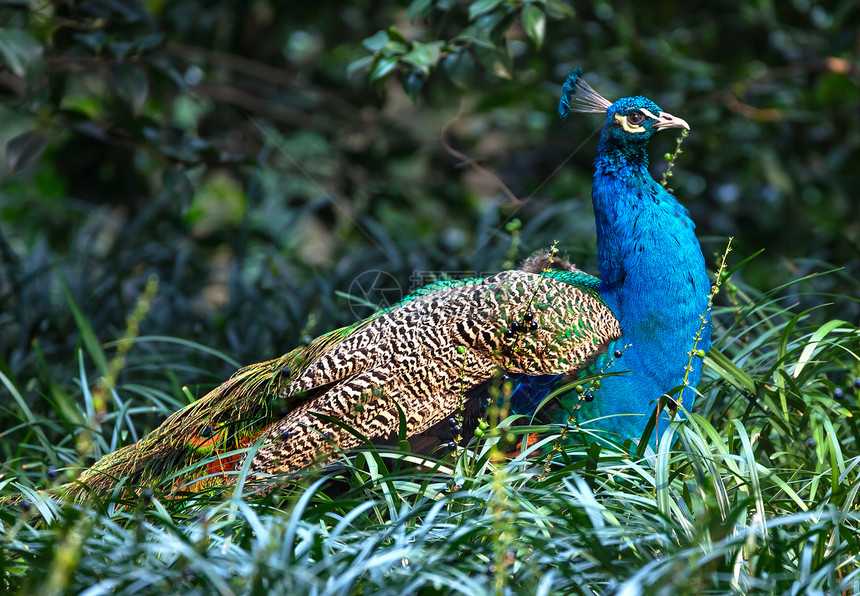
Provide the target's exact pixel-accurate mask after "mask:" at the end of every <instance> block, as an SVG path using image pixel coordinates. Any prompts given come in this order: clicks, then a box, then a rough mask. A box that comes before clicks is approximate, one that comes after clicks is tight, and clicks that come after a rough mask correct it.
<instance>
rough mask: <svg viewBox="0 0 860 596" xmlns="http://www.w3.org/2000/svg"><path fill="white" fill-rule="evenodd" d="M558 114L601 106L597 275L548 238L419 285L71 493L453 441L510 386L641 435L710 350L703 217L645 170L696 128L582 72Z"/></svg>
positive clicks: (546, 406)
mask: <svg viewBox="0 0 860 596" xmlns="http://www.w3.org/2000/svg"><path fill="white" fill-rule="evenodd" d="M558 111H559V115H560V117H561V119H562V120H564V119H565V118H566V117H567V116H568V115H569V113H570V112H593V113H600V114H604V115H605V123H604V124H603V128H602V131H601V135H600V142H599V144H598V149H597V157H596V160H595V171H594V183H593V187H592V199H593V205H594V214H595V219H596V229H597V251H598V258H599V271H600V277H599V278H597V277H594V276H591V275H589V274H587V273H584V272H582V271H580V270H579V269H577V268H576V267H575V266H573V265H572V264H570V263H569V262H568V261H567V260H566V259H563V258H560V257H559V256H558V255H557V254H556V253H555V252H554V251H548V252H546V251H545V252H542V253H538V254H535V255H533V256H532V257H530V258H529V259H527V260H526V261H525V262H524V263H523V264H522V266H521V267H520V268H519V269H514V270H508V271H502V272H500V273H497V274H495V275H491V276H489V277H485V278H472V279H456V280H446V281H440V282H436V283H433V284H431V285H428V286H426V287H423V288H421V289H419V290H417V291H415V292H413V293H411V294H410V295H408V296H406V297H405V298H404V299H403V300H401V301H400V302H398V303H397V304H395V305H393V306H391V307H390V308H387V309H385V310H382V311H379V312H377V313H375V314H374V315H372V316H370V317H368V318H367V319H364V320H362V321H358V322H356V323H354V324H352V325H350V326H348V327H344V328H342V329H337V330H334V331H330V332H328V333H326V334H324V335H322V336H320V337H319V338H317V339H316V340H314V341H312V342H310V343H308V344H307V345H303V346H301V347H299V348H296V349H295V350H293V351H291V352H289V353H287V354H285V355H283V356H281V357H280V358H276V359H274V360H270V361H267V362H262V363H258V364H253V365H251V366H248V367H245V368H242V369H240V370H239V371H237V372H236V373H235V374H234V375H233V376H232V378H230V379H229V380H227V381H226V382H225V383H224V384H222V385H221V386H219V387H217V388H215V389H213V390H212V391H211V392H210V393H209V394H207V395H206V396H205V397H203V398H201V399H199V400H197V401H195V402H194V403H192V404H190V405H188V406H186V407H185V408H183V409H182V410H180V411H178V412H176V413H174V414H173V415H171V416H170V417H168V418H167V419H166V420H165V421H164V423H163V424H161V426H159V427H158V428H156V429H155V430H153V431H152V432H151V433H149V434H148V435H146V436H145V437H143V438H142V439H141V440H140V441H138V442H137V443H136V444H133V445H129V446H126V447H123V448H121V449H119V450H117V451H115V452H113V453H110V454H108V455H106V456H104V457H103V458H102V459H101V460H100V461H98V462H97V463H96V464H95V465H93V466H92V467H91V468H90V469H88V470H86V471H85V472H84V473H83V474H82V475H81V476H80V478H79V479H78V483H76V485H75V486H74V487H73V488H70V489H69V491H68V493H69V494H70V495H72V496H80V495H82V494H84V493H85V492H86V491H95V492H97V493H103V494H104V493H108V492H109V491H110V490H111V489H112V488H113V487H115V486H116V485H117V483H118V482H119V481H120V480H121V479H124V478H125V479H126V482H127V486H131V487H134V488H136V489H139V488H142V487H157V488H159V489H160V490H163V491H165V492H172V493H175V492H177V491H197V490H202V489H203V488H206V487H209V486H212V485H215V484H223V483H229V482H230V481H231V479H232V478H234V477H235V475H236V471H237V470H238V469H239V468H240V466H242V465H243V464H245V463H246V462H244V459H245V457H246V453H251V454H252V455H251V456H250V457H251V458H252V459H251V461H250V462H247V467H248V469H249V470H250V474H251V475H252V476H253V477H255V478H258V479H266V478H271V477H274V476H279V475H284V474H290V473H294V472H297V471H299V470H302V469H303V468H306V467H308V466H311V465H312V464H326V463H328V462H331V461H332V460H333V459H334V457H335V456H336V455H337V454H338V453H340V452H342V451H345V450H350V449H354V448H356V447H358V446H360V445H361V444H362V442H363V441H362V437H366V438H368V439H371V440H382V441H384V440H386V439H389V440H390V439H391V438H392V437H394V438H396V437H397V436H398V433H399V432H400V431H401V429H403V428H405V430H406V434H407V435H408V436H409V437H410V438H411V439H412V440H414V441H418V442H420V441H421V440H422V439H423V440H425V442H426V441H427V440H429V441H430V442H431V443H432V442H434V441H435V442H436V444H438V443H439V442H442V443H445V442H446V438H449V437H451V436H454V435H459V434H460V433H464V434H465V433H466V432H467V431H468V430H469V429H463V428H462V427H461V424H463V425H464V426H465V425H467V424H470V425H471V429H474V428H475V426H476V424H477V422H476V421H477V420H478V419H479V418H480V417H481V416H482V415H483V412H484V411H485V409H486V408H487V407H488V405H489V403H490V401H491V400H492V399H495V400H499V399H501V398H500V397H499V395H500V393H499V391H498V387H499V385H500V383H501V384H503V385H504V388H505V391H503V392H502V394H503V395H504V396H506V397H505V399H507V400H508V402H507V403H509V406H510V410H511V411H513V412H514V413H517V414H525V415H531V416H535V415H540V416H543V417H544V418H543V419H544V420H546V421H548V422H556V423H559V424H574V425H575V426H576V427H577V428H578V429H580V430H581V431H582V432H581V433H580V434H581V435H582V436H585V437H591V439H590V440H594V441H601V442H613V443H618V444H624V443H625V441H628V440H631V439H632V440H634V441H635V440H637V439H639V438H640V437H641V435H642V433H643V430H644V429H645V428H646V425H647V424H648V419H649V417H650V416H651V413H652V412H654V411H655V404H656V403H657V400H658V399H659V398H661V396H663V395H666V394H668V393H670V392H672V391H673V390H677V388H678V387H695V385H696V384H697V383H698V381H699V379H700V377H701V374H702V358H701V357H700V356H701V354H702V351H707V350H708V348H709V347H710V337H711V322H710V316H709V308H708V305H709V297H708V296H709V291H710V284H709V280H708V275H707V271H706V268H705V262H704V257H703V255H702V251H701V247H700V246H699V243H698V241H697V239H696V236H695V233H694V228H695V226H694V224H693V222H692V220H691V219H690V216H689V213H688V211H687V210H686V209H685V208H684V207H683V206H682V205H681V204H680V203H679V202H678V201H677V200H676V199H675V197H674V196H673V195H672V194H670V193H669V192H667V191H666V190H665V189H664V188H663V186H661V185H660V184H659V183H658V182H656V181H655V180H654V178H653V177H652V176H651V174H650V173H649V169H648V154H647V148H648V145H649V141H650V139H651V138H652V137H653V136H654V135H655V134H656V133H657V132H659V131H661V130H664V129H669V128H682V129H685V130H689V125H688V124H687V122H685V121H684V120H682V119H681V118H677V117H675V116H672V115H671V114H668V113H666V112H663V111H662V110H661V109H660V108H659V107H658V106H657V105H656V104H655V103H654V102H653V101H651V100H649V99H647V98H645V97H641V96H636V97H625V98H622V99H619V100H618V101H616V102H614V103H612V102H610V101H608V100H607V99H605V98H604V97H603V96H601V95H600V94H599V93H597V92H596V91H595V90H594V89H593V88H592V87H591V86H590V85H588V84H587V83H586V82H585V81H584V80H583V77H582V69H581V68H577V69H576V70H573V71H571V72H570V74H569V76H568V78H567V81H566V82H565V83H564V85H563V87H562V97H561V100H560V102H559V109H558ZM550 397H551V398H552V399H548V398H550ZM694 397H695V396H694V392H693V391H692V390H687V391H685V392H684V393H683V395H682V396H681V397H676V400H677V401H680V400H683V405H684V406H685V407H686V408H689V407H690V406H692V404H693V400H694ZM458 412H459V413H460V415H459V416H457V413H458ZM464 412H465V413H467V416H466V419H467V420H464V416H463V415H462V414H463V413H464ZM452 444H453V443H452ZM251 445H254V447H255V449H252V450H248V449H245V448H247V447H249V446H251ZM628 446H629V443H628Z"/></svg>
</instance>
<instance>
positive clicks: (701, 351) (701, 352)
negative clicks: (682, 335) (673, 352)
mask: <svg viewBox="0 0 860 596" xmlns="http://www.w3.org/2000/svg"><path fill="white" fill-rule="evenodd" d="M696 356H698V357H699V358H704V357H705V356H706V354H705V351H704V350H696Z"/></svg>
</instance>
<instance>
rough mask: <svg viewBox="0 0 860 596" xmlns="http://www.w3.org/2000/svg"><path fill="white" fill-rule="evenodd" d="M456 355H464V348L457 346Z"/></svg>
mask: <svg viewBox="0 0 860 596" xmlns="http://www.w3.org/2000/svg"><path fill="white" fill-rule="evenodd" d="M457 353H458V354H465V353H466V346H457Z"/></svg>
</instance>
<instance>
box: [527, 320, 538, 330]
mask: <svg viewBox="0 0 860 596" xmlns="http://www.w3.org/2000/svg"><path fill="white" fill-rule="evenodd" d="M537 330H538V324H537V321H532V322H531V323H529V331H537Z"/></svg>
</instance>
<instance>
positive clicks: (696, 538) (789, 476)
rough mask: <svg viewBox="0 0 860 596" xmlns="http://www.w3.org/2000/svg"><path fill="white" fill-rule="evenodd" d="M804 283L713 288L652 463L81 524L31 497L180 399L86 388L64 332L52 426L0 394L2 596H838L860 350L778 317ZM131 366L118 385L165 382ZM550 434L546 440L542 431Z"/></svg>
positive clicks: (527, 464)
mask: <svg viewBox="0 0 860 596" xmlns="http://www.w3.org/2000/svg"><path fill="white" fill-rule="evenodd" d="M806 281H807V280H798V281H797V282H796V283H795V284H794V285H792V286H791V287H790V288H779V289H777V290H775V291H773V292H769V293H768V294H766V295H758V294H756V293H755V292H753V291H751V290H737V289H735V288H733V285H732V284H731V283H728V284H724V292H725V294H726V295H727V299H725V300H723V302H724V303H725V305H724V306H720V307H718V308H716V309H715V311H714V316H715V320H716V321H717V323H718V328H717V332H716V334H715V348H714V349H713V350H712V351H711V352H710V353H709V355H708V358H707V359H706V373H705V378H704V380H703V382H702V383H701V384H700V386H699V391H700V396H699V397H698V400H697V403H696V406H695V408H694V409H693V412H692V413H691V414H690V415H689V417H688V418H687V420H686V421H683V422H676V423H674V424H673V425H672V426H670V427H669V428H660V429H658V431H659V434H660V436H659V440H658V443H657V445H658V447H657V450H656V453H655V452H654V451H653V450H651V449H650V448H649V449H646V450H644V455H643V456H642V457H630V456H628V454H627V453H626V452H622V451H620V450H617V449H613V448H608V447H604V448H602V449H596V448H594V447H593V446H592V447H586V446H579V447H575V446H574V447H569V448H566V449H565V450H564V451H563V452H560V453H556V454H555V459H554V461H553V462H552V465H551V466H549V468H548V472H547V471H545V465H544V463H545V462H544V460H543V459H542V458H529V457H526V455H528V454H522V455H520V456H518V457H516V458H514V459H512V460H507V461H505V462H501V461H498V460H495V459H494V458H493V457H492V453H493V444H494V442H495V441H497V440H498V438H497V437H498V434H497V433H496V434H494V433H488V436H486V437H484V438H483V439H481V440H477V439H474V440H473V441H472V442H471V443H470V445H469V448H468V449H466V450H463V451H461V452H460V453H459V454H458V455H456V456H455V455H449V456H446V457H443V458H441V459H433V458H430V459H425V460H424V464H425V465H424V466H423V467H421V468H420V469H416V466H415V462H416V461H418V460H419V459H420V458H418V457H417V456H413V455H410V454H404V453H402V452H400V453H398V452H393V451H377V450H371V451H367V452H364V453H362V454H359V455H357V456H355V457H353V458H352V459H346V458H344V460H343V461H342V462H341V463H340V464H339V466H338V467H335V468H330V469H328V470H323V471H316V472H308V473H307V474H306V475H305V476H304V477H303V478H302V480H301V482H299V483H298V484H296V485H293V486H290V487H285V488H283V489H282V490H280V491H279V492H277V493H275V494H273V495H269V496H268V497H265V498H254V497H251V496H249V495H247V494H243V493H244V492H245V491H247V489H248V486H247V485H245V484H244V483H243V482H240V483H238V484H237V485H236V487H235V488H233V489H230V491H229V492H226V493H219V492H210V493H205V494H201V495H198V496H196V497H193V498H186V499H183V500H175V501H165V502H161V501H159V500H157V499H150V500H148V501H147V500H146V499H144V501H142V502H124V501H121V500H119V499H113V500H111V499H108V500H106V501H103V502H97V503H91V504H89V505H86V506H81V505H64V504H61V503H57V502H56V501H54V500H53V499H51V498H49V497H47V496H46V494H45V493H42V492H37V489H40V488H44V487H46V486H49V485H52V484H59V483H61V482H64V481H66V480H68V478H69V477H70V476H67V474H71V475H73V474H74V472H75V470H77V469H78V466H79V465H80V464H81V463H84V462H87V461H90V460H89V459H88V456H89V455H91V454H100V453H103V452H105V451H107V450H110V449H112V448H114V447H115V446H116V445H117V444H121V443H122V444H124V443H127V442H130V441H133V440H134V439H135V438H137V437H139V436H140V434H141V433H142V432H143V429H139V428H136V427H135V425H136V424H138V422H137V421H138V420H141V419H145V415H147V414H149V413H150V412H151V410H152V408H153V407H155V408H156V409H157V410H158V412H165V411H169V410H170V409H172V408H175V407H178V406H180V405H182V404H183V403H186V402H187V400H188V396H187V394H186V393H185V392H184V391H183V390H182V388H181V384H178V383H177V384H175V385H174V386H173V387H172V388H170V387H167V388H166V387H165V386H163V384H162V385H158V384H155V383H154V384H153V385H152V386H147V385H145V384H141V383H136V384H129V385H124V384H122V383H119V384H117V386H116V387H115V388H114V389H99V387H100V385H99V383H98V382H96V380H95V378H94V374H93V373H92V372H91V369H92V368H93V367H92V366H90V364H89V363H90V362H92V361H95V362H96V363H98V362H99V359H100V358H102V359H103V360H102V364H101V365H98V366H96V369H104V368H103V367H105V368H106V369H109V368H110V366H111V359H110V358H109V357H107V356H105V353H104V352H103V351H102V350H104V348H102V347H101V346H100V344H99V343H98V342H97V341H93V340H92V339H91V340H90V341H86V336H87V335H88V333H92V330H91V329H90V331H87V328H88V326H87V322H86V320H85V319H79V320H78V325H79V327H80V328H81V331H82V335H84V341H83V346H84V347H83V351H81V352H80V353H79V358H78V364H79V369H78V370H79V375H78V378H77V379H76V382H75V383H74V384H72V383H69V382H67V381H66V380H63V379H56V380H55V383H54V385H53V387H54V388H55V389H54V391H53V392H52V393H51V394H50V395H45V396H44V397H45V399H47V400H49V401H50V403H51V405H52V407H53V409H54V411H53V416H45V415H41V414H37V413H34V412H33V411H32V410H31V409H30V408H29V407H28V405H27V401H26V400H25V399H24V398H23V396H22V391H21V389H20V386H19V384H18V383H17V382H16V380H14V379H10V378H9V377H8V376H5V375H3V376H2V377H0V380H2V382H3V384H4V385H5V386H6V389H8V390H9V391H10V392H11V395H12V396H13V398H14V405H11V406H9V408H10V410H12V411H14V412H16V415H17V416H18V419H19V420H20V424H21V425H26V426H27V427H29V430H28V432H27V433H25V434H24V435H21V433H20V432H18V431H16V429H9V430H7V431H6V432H4V433H3V435H2V436H24V437H25V438H24V439H23V440H22V441H20V443H19V444H17V445H15V446H14V447H9V446H8V445H7V446H6V447H7V452H10V453H14V454H15V456H14V457H13V458H12V459H11V460H10V461H8V462H7V463H6V465H5V467H4V475H3V478H2V480H0V497H6V498H9V497H11V498H21V497H25V498H26V499H27V500H28V501H29V503H30V504H31V506H30V507H29V509H28V510H25V509H26V508H25V507H24V506H23V505H22V504H20V503H19V504H18V505H15V506H7V507H5V508H4V509H3V511H2V512H0V541H2V549H3V553H2V554H3V556H2V557H0V565H2V569H0V572H2V574H3V582H4V585H3V588H4V592H5V593H10V594H15V593H20V594H31V593H38V594H59V593H85V594H88V595H94V594H102V593H110V594H161V593H179V594H213V593H217V594H269V593H285V594H356V593H363V594H437V593H454V594H469V595H474V594H559V593H563V594H592V593H618V594H625V595H633V594H672V595H674V594H707V593H740V594H753V593H762V594H783V593H795V594H805V593H840V592H845V593H856V592H857V591H858V588H860V565H858V562H860V515H858V513H857V493H858V490H860V482H858V473H860V466H858V464H860V431H858V425H857V420H856V416H857V414H858V412H860V402H858V395H860V389H858V388H856V385H857V381H856V380H857V379H858V377H860V331H858V328H857V327H856V326H854V325H852V324H850V323H848V322H845V321H833V320H828V319H827V318H826V316H823V315H822V313H823V312H826V310H820V309H812V310H809V311H806V312H796V310H795V308H796V307H795V306H794V304H790V303H787V301H786V300H785V299H783V298H781V296H784V295H786V291H787V290H788V289H790V290H791V291H792V292H795V293H796V292H797V287H804V284H805V283H806ZM732 290H734V291H732ZM792 295H796V294H792ZM814 299H815V297H812V296H805V297H804V301H805V302H809V301H810V300H814ZM828 300H833V298H832V297H830V298H828ZM840 300H850V299H849V298H847V297H843V298H840ZM94 337H95V336H94V335H93V339H94ZM130 341H135V342H139V343H141V344H143V343H147V342H164V341H173V342H181V341H183V340H179V339H174V340H170V339H169V338H136V339H134V340H130ZM191 345H193V344H190V343H186V347H187V346H191ZM111 348H112V347H111V346H108V350H109V352H108V353H109V354H112V353H113V352H112V349H111ZM197 348H198V349H200V350H208V348H205V347H203V346H197ZM93 352H96V354H98V353H99V352H101V356H97V355H96V354H94V353H93ZM132 356H133V353H131V352H130V356H129V357H130V362H129V363H128V364H127V365H128V366H154V365H158V364H160V365H161V366H162V367H163V368H166V369H170V368H171V363H170V362H167V361H165V362H162V363H158V362H152V356H151V355H150V356H147V358H148V359H149V360H147V361H146V362H145V363H144V362H136V361H134V359H133V358H132ZM172 375H173V376H175V377H176V378H181V377H182V375H183V371H182V368H181V366H177V368H175V369H174V370H173V372H172ZM75 386H76V387H77V392H74V391H73V390H71V389H69V387H75ZM61 388H65V389H61ZM99 391H107V392H108V393H107V394H105V395H102V398H103V399H105V398H106V399H107V403H108V404H109V407H106V406H105V405H104V404H102V405H101V406H99V405H98V400H99V397H98V395H97V394H98V392H99ZM99 408H101V409H102V410H103V412H102V413H101V414H99ZM509 422H510V420H508V421H505V422H503V423H502V425H501V426H504V425H506V424H507V423H509ZM528 428H529V427H518V428H517V429H515V431H516V432H524V430H526V429H528ZM63 429H65V430H66V432H65V435H63V436H65V438H64V439H61V440H54V439H53V437H56V436H58V435H61V434H62V432H61V431H62V430H63ZM19 430H20V429H19ZM549 430H550V433H549V435H548V438H547V440H551V439H552V438H553V437H554V436H555V435H556V434H557V433H558V432H559V429H549ZM2 440H6V439H2ZM47 466H53V468H51V469H50V470H49V469H48V467H47ZM434 466H435V469H433V468H434ZM55 468H56V469H57V470H59V472H58V473H57V474H56V475H55V474H54V472H53V470H54V469H55ZM46 471H47V472H48V473H47V474H46ZM42 519H44V520H48V522H47V523H43V522H42Z"/></svg>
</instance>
